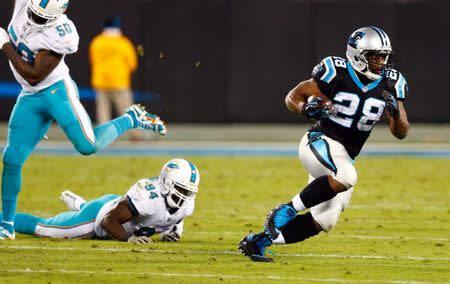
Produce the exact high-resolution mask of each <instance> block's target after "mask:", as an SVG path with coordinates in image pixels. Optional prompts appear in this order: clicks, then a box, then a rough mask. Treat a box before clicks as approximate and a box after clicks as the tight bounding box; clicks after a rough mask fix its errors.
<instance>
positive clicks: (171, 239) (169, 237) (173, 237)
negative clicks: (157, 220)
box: [161, 231, 181, 242]
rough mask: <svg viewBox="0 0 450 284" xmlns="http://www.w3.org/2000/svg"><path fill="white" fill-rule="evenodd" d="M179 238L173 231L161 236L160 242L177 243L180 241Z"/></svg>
mask: <svg viewBox="0 0 450 284" xmlns="http://www.w3.org/2000/svg"><path fill="white" fill-rule="evenodd" d="M180 238H181V236H180V235H178V234H177V233H176V232H174V231H170V232H168V233H162V234H161V241H163V242H178V241H180Z"/></svg>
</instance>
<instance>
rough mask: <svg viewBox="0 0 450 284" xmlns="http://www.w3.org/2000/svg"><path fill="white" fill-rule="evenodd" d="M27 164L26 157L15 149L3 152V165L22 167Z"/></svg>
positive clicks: (8, 148)
mask: <svg viewBox="0 0 450 284" xmlns="http://www.w3.org/2000/svg"><path fill="white" fill-rule="evenodd" d="M24 162H25V157H24V156H23V155H22V154H21V153H20V151H18V150H17V149H15V148H13V147H9V146H8V147H6V148H5V150H4V151H3V164H4V165H11V166H22V165H23V163H24Z"/></svg>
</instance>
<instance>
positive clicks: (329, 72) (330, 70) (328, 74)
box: [320, 57, 336, 83]
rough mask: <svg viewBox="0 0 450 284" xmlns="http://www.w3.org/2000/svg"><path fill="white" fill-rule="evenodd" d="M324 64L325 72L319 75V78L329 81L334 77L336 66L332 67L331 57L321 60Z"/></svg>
mask: <svg viewBox="0 0 450 284" xmlns="http://www.w3.org/2000/svg"><path fill="white" fill-rule="evenodd" d="M323 62H324V65H325V73H324V74H323V75H322V77H320V80H322V81H324V82H327V83H330V82H331V80H333V78H334V77H336V68H335V67H334V63H333V59H332V58H331V57H327V58H325V59H324V60H323Z"/></svg>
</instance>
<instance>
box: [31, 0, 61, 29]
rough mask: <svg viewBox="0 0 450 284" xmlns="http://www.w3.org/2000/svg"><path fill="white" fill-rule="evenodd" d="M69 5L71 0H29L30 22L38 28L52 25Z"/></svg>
mask: <svg viewBox="0 0 450 284" xmlns="http://www.w3.org/2000/svg"><path fill="white" fill-rule="evenodd" d="M68 5H69V0H28V9H27V17H28V24H29V25H30V26H34V27H37V28H43V27H47V26H51V25H52V24H53V23H55V22H56V20H57V19H58V17H59V16H61V15H62V14H64V12H65V11H66V10H67V6H68Z"/></svg>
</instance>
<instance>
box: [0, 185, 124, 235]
mask: <svg viewBox="0 0 450 284" xmlns="http://www.w3.org/2000/svg"><path fill="white" fill-rule="evenodd" d="M116 198H120V195H116V194H108V195H105V196H102V197H100V198H98V199H95V200H92V201H89V202H86V203H84V204H83V205H82V206H81V209H80V211H68V212H64V213H61V214H58V215H56V216H54V217H51V218H46V219H45V218H40V217H37V216H33V215H31V214H25V213H17V214H16V217H15V219H14V229H15V230H16V232H19V233H22V234H28V235H34V236H36V237H49V238H65V239H75V238H91V237H93V236H94V223H95V218H96V217H97V214H98V212H99V211H100V209H101V208H102V207H103V205H105V204H106V203H108V202H109V201H111V200H114V199H116ZM0 216H1V214H0Z"/></svg>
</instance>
